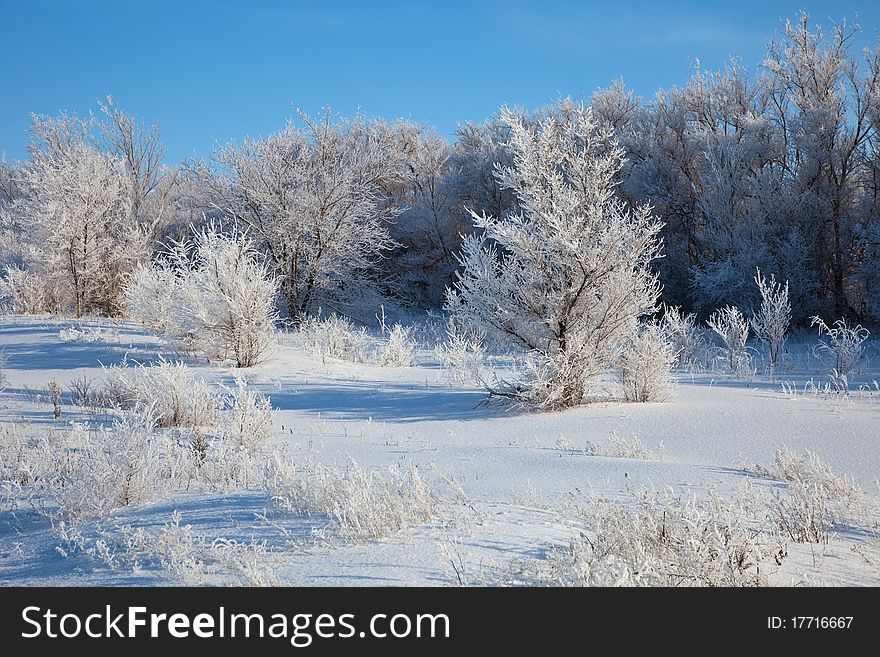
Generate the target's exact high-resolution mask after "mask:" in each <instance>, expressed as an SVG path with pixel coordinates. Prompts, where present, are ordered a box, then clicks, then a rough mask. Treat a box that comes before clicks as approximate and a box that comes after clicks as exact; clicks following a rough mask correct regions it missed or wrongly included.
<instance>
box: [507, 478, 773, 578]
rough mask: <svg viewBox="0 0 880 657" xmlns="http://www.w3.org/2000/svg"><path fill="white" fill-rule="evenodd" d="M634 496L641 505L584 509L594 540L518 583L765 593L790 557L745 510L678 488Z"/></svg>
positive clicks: (552, 557)
mask: <svg viewBox="0 0 880 657" xmlns="http://www.w3.org/2000/svg"><path fill="white" fill-rule="evenodd" d="M633 495H634V497H635V499H634V502H635V504H634V505H622V504H615V503H608V502H605V503H602V502H597V503H594V504H592V505H591V506H590V508H588V509H582V510H581V511H580V514H579V515H578V516H577V517H578V519H579V521H580V522H582V523H583V524H584V526H586V527H588V528H589V535H588V534H587V533H586V532H581V533H580V534H579V535H578V536H577V537H576V538H574V539H573V540H572V542H571V544H570V545H569V546H568V547H566V548H555V549H553V550H551V551H550V553H549V554H548V556H547V558H546V560H545V561H543V562H538V561H534V562H530V563H529V562H526V563H525V564H523V566H524V568H523V572H521V573H520V575H519V577H525V578H526V579H525V581H526V583H532V584H535V583H538V584H545V585H555V586H763V585H767V584H768V581H767V574H768V572H769V571H770V570H771V568H772V567H773V565H774V564H776V565H778V564H780V563H781V561H782V559H783V558H784V556H785V545H784V542H782V541H781V540H779V539H778V538H777V537H776V536H775V535H774V534H772V533H769V532H765V531H761V530H760V529H757V528H756V527H755V526H754V523H753V522H752V521H751V520H750V519H749V518H750V515H751V514H750V513H749V509H748V504H747V503H746V502H742V501H727V500H725V499H723V498H722V497H720V496H719V495H718V494H717V493H716V492H714V491H710V493H709V495H708V496H707V498H705V499H701V498H698V497H697V496H696V495H693V494H687V495H682V494H679V493H676V492H675V491H674V490H673V489H671V488H667V489H666V490H664V491H662V492H656V491H646V492H643V493H633Z"/></svg>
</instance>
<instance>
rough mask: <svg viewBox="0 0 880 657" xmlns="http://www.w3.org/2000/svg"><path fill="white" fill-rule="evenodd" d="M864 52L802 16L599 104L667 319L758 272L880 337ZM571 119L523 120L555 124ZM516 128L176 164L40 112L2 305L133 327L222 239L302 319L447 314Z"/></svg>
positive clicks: (354, 121) (701, 311) (746, 284)
mask: <svg viewBox="0 0 880 657" xmlns="http://www.w3.org/2000/svg"><path fill="white" fill-rule="evenodd" d="M857 35H858V29H857V28H856V27H854V26H851V25H848V24H846V23H842V24H832V25H830V26H827V27H825V28H822V27H815V26H813V25H812V24H811V22H810V19H809V18H808V17H807V16H806V15H801V16H800V17H798V18H797V20H795V21H793V22H791V23H789V24H787V26H786V29H785V31H784V33H783V34H782V35H780V36H779V37H778V38H777V39H775V40H773V41H771V42H770V43H769V44H768V46H767V51H766V56H765V59H764V61H763V62H762V64H761V65H760V66H759V67H758V68H757V69H756V70H754V71H750V70H747V69H746V67H744V66H743V65H742V64H741V63H739V62H737V61H735V60H732V61H731V62H730V63H729V64H728V65H727V66H726V67H725V68H724V69H723V70H721V71H711V72H710V71H704V70H702V69H701V68H700V67H699V66H697V67H695V68H694V70H693V71H692V74H691V76H690V79H689V80H688V82H687V84H685V85H684V86H683V87H680V88H673V89H668V90H663V91H660V92H658V93H657V94H656V95H655V96H654V97H651V98H640V97H637V96H636V95H635V94H634V93H633V92H632V91H631V90H629V89H628V88H627V87H626V86H625V84H624V83H623V82H622V81H620V82H615V83H613V84H612V85H611V86H609V87H608V88H605V89H602V90H600V91H598V92H596V93H595V94H593V96H592V97H591V98H589V99H587V105H589V106H590V107H591V108H592V117H593V119H594V120H595V122H596V125H597V126H598V127H597V129H598V130H600V131H602V132H603V134H607V135H609V138H610V139H612V141H613V142H616V144H617V146H619V148H620V149H622V153H623V160H622V164H621V166H620V168H619V171H618V172H617V174H616V181H615V186H614V193H615V194H617V195H619V197H620V198H621V200H623V201H625V202H626V203H627V204H628V205H630V206H632V207H641V206H644V205H646V204H647V205H649V206H650V207H651V208H652V212H653V214H654V215H655V216H656V217H658V218H659V220H660V221H661V222H662V227H661V228H660V229H659V237H660V238H661V239H662V244H663V257H662V258H659V259H657V260H655V261H654V262H653V264H652V267H655V268H656V271H657V273H658V275H659V281H660V283H661V284H662V301H664V302H665V303H666V304H668V305H675V306H679V307H680V308H681V309H682V310H683V311H684V312H694V313H697V314H698V315H699V316H701V317H706V316H708V315H709V314H710V313H711V312H712V311H714V310H715V309H718V308H720V307H723V306H725V305H728V304H729V305H732V306H736V307H738V308H741V309H743V310H745V311H748V310H754V309H757V308H758V306H759V305H760V302H761V297H760V295H759V290H758V288H757V286H756V285H755V283H754V278H755V275H756V271H757V270H760V271H761V272H763V274H764V275H766V276H771V275H773V276H775V278H776V279H777V280H779V281H787V282H788V284H789V288H790V298H791V306H792V315H793V320H794V321H795V322H796V323H801V324H805V323H808V322H809V318H810V317H811V316H814V315H821V316H823V317H832V318H847V319H848V320H850V321H852V322H860V323H863V324H875V325H876V324H877V323H878V322H880V292H878V290H880V175H878V174H880V149H878V139H880V53H878V49H877V47H873V48H867V49H864V50H861V49H859V48H857V47H856V46H855V40H856V38H857ZM567 107H569V108H570V105H568V104H566V103H554V104H551V105H548V106H547V107H545V108H541V109H538V110H535V111H533V112H531V113H526V112H525V111H524V110H506V111H507V112H508V114H509V113H511V112H512V113H514V114H517V115H518V116H519V117H520V118H521V119H522V123H523V125H525V126H529V125H532V126H539V125H540V126H546V124H547V121H553V120H558V121H559V122H560V123H565V120H566V117H564V116H560V115H559V114H560V113H564V112H566V111H567V110H566V108H567ZM510 124H511V120H510V117H509V116H508V119H507V121H502V120H501V114H499V116H497V117H493V118H490V119H488V120H486V121H485V122H483V123H480V124H474V123H464V124H461V125H459V126H458V128H457V131H456V134H455V136H454V138H453V139H451V140H448V139H445V138H444V137H443V136H441V135H439V134H437V133H436V132H435V131H434V130H432V129H431V128H429V127H427V126H424V125H421V124H417V123H414V122H411V121H405V120H398V121H392V122H389V121H385V120H378V119H375V120H368V119H366V118H364V117H360V116H355V117H351V118H344V117H339V116H337V115H335V114H334V113H333V112H332V111H330V110H329V109H328V110H327V111H325V112H324V113H322V114H320V115H318V116H308V115H306V114H303V113H300V114H299V115H298V116H297V117H295V118H294V119H292V120H290V121H289V122H288V123H287V124H286V125H283V126H282V127H281V129H280V130H279V131H278V132H276V133H274V134H271V135H269V136H268V137H265V138H262V139H246V140H244V141H241V142H233V143H229V144H226V145H223V146H220V147H218V148H216V149H215V151H214V152H213V154H212V155H211V156H210V158H208V159H206V160H203V161H187V162H183V163H180V164H178V165H169V164H168V163H166V162H165V151H164V148H163V146H162V141H161V136H160V133H159V129H158V127H157V126H148V125H144V124H143V123H141V122H140V121H139V120H137V119H136V118H134V117H133V116H131V115H130V114H128V113H126V112H125V111H123V110H122V109H120V108H119V107H118V106H117V105H116V104H114V103H113V102H112V100H111V99H109V98H108V100H107V101H106V102H105V103H102V104H99V106H98V107H97V109H96V111H95V112H94V113H93V114H91V115H89V116H88V117H85V118H84V117H78V116H74V115H71V114H61V115H58V116H42V115H37V116H34V117H33V122H32V128H31V143H30V147H29V148H30V158H29V159H27V160H26V161H22V162H16V163H2V164H0V267H2V282H0V294H2V301H3V303H4V305H5V307H6V309H7V310H8V311H10V312H25V313H26V312H57V313H71V314H76V315H77V316H82V315H88V314H100V315H110V316H118V315H124V314H125V294H124V290H125V287H126V281H127V278H128V277H129V276H130V275H131V274H132V272H134V271H135V270H136V269H137V268H138V267H139V266H141V265H143V264H144V263H148V262H151V261H153V262H155V261H157V260H158V261H161V260H163V259H164V258H167V257H168V254H169V253H172V252H173V253H176V254H177V256H179V253H180V248H176V249H174V248H169V245H173V244H177V245H178V247H179V246H180V245H182V244H184V243H185V239H186V236H187V235H190V234H192V226H195V227H196V229H197V230H202V229H204V228H205V226H207V225H213V226H214V227H221V229H222V227H228V229H229V230H230V231H235V232H236V234H242V233H244V234H246V235H247V236H248V238H249V240H250V241H251V243H252V245H253V248H254V249H255V250H256V252H257V253H259V255H260V257H261V258H262V260H263V264H264V265H265V266H266V267H267V270H268V271H269V272H271V275H272V276H274V277H275V279H276V280H277V282H278V289H279V303H278V306H279V311H280V312H281V313H282V315H284V316H287V317H290V318H292V319H294V320H296V321H299V320H301V319H302V318H304V317H306V316H309V315H315V314H317V313H319V311H320V312H321V313H329V312H339V313H343V314H351V315H355V316H357V315H358V314H359V312H361V311H364V309H366V312H367V313H368V315H367V316H370V315H371V314H372V313H374V312H375V309H376V308H377V307H378V306H379V304H383V303H384V304H388V303H390V302H393V301H396V302H398V303H400V304H401V305H402V306H409V307H413V308H415V309H439V308H442V307H443V306H444V303H446V302H447V289H448V288H450V287H451V286H452V285H453V282H454V281H455V280H456V271H457V270H459V269H460V267H461V260H460V259H461V258H462V257H463V256H462V253H463V247H464V246H465V241H466V239H467V237H468V236H469V235H470V234H472V233H473V232H474V231H475V230H479V224H480V222H479V221H478V220H476V219H475V216H474V214H473V213H476V214H477V215H483V213H485V215H487V216H491V217H501V216H503V215H505V214H506V213H512V212H518V211H520V208H518V207H517V204H518V202H519V201H518V199H521V198H522V197H523V194H524V193H526V192H528V190H522V189H521V190H519V194H517V193H514V190H513V189H511V188H509V185H507V184H505V180H508V181H509V178H510V176H505V175H503V174H504V171H505V170H508V169H509V168H510V167H512V166H513V159H512V158H513V155H512V151H511V146H510V141H511V133H510ZM609 143H610V142H609ZM548 146H549V145H548ZM499 174H500V175H499ZM471 211H473V213H472V212H471Z"/></svg>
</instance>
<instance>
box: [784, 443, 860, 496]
mask: <svg viewBox="0 0 880 657" xmlns="http://www.w3.org/2000/svg"><path fill="white" fill-rule="evenodd" d="M769 474H770V475H771V476H773V477H775V478H776V479H779V480H780V481H787V482H792V483H801V484H812V485H816V486H819V487H821V488H823V489H824V490H825V491H827V492H828V494H829V495H830V496H831V497H832V498H834V499H836V500H838V501H840V502H846V501H847V500H849V499H850V498H852V497H853V495H855V493H856V487H855V484H854V483H853V482H852V481H851V480H850V479H848V478H847V477H842V476H840V475H837V474H835V473H834V471H833V470H832V469H831V466H829V465H828V464H827V463H825V462H824V461H822V459H820V458H819V456H818V454H816V453H815V452H812V451H810V450H806V451H805V452H804V454H803V455H799V454H797V453H796V452H793V451H791V450H790V449H787V448H785V447H783V448H782V449H778V450H776V453H775V454H774V456H773V465H772V466H770V470H769Z"/></svg>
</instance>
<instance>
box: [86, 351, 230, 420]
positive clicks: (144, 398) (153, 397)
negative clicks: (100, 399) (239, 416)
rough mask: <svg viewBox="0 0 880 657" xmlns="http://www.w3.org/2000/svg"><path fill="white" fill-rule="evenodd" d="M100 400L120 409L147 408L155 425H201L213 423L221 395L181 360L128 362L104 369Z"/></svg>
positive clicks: (218, 408)
mask: <svg viewBox="0 0 880 657" xmlns="http://www.w3.org/2000/svg"><path fill="white" fill-rule="evenodd" d="M104 371H105V375H106V380H105V383H104V393H103V396H104V399H105V401H106V403H107V404H109V405H111V406H115V407H118V408H121V409H136V408H149V409H151V410H152V412H153V413H154V414H155V417H156V423H157V425H158V426H159V427H185V428H190V427H204V426H213V425H214V424H215V423H216V422H217V417H218V413H219V411H220V408H221V406H222V399H221V397H220V396H219V395H218V394H216V393H214V392H212V390H211V388H210V386H209V385H208V384H207V383H206V382H205V381H203V380H202V379H199V378H197V377H196V376H195V374H194V373H193V372H192V370H191V369H190V368H189V367H187V366H186V365H185V364H184V363H180V362H174V363H171V362H167V361H160V362H159V363H157V364H155V365H143V364H139V365H137V366H135V367H129V366H128V363H127V362H126V363H123V364H122V365H111V366H109V367H106V368H105V369H104Z"/></svg>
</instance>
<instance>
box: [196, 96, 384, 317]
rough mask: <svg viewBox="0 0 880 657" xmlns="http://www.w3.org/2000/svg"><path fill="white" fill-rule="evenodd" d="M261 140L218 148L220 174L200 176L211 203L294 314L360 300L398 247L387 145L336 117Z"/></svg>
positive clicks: (307, 121) (363, 125)
mask: <svg viewBox="0 0 880 657" xmlns="http://www.w3.org/2000/svg"><path fill="white" fill-rule="evenodd" d="M300 119H301V121H302V127H301V128H300V127H297V126H296V125H294V124H293V123H292V122H290V123H288V124H287V126H286V127H285V128H284V129H283V130H281V131H280V132H277V133H275V134H273V135H270V136H269V137H267V138H266V139H263V140H253V139H249V140H247V141H245V142H244V143H243V144H242V145H236V144H228V145H226V146H223V147H222V148H220V149H219V150H218V151H217V152H216V153H215V155H214V159H215V161H216V163H217V164H219V165H220V167H221V175H220V176H215V175H213V172H211V171H210V170H208V168H207V166H205V165H196V166H194V167H193V169H194V171H195V172H196V173H197V174H198V175H199V177H200V178H201V180H202V181H203V182H204V183H205V184H206V185H208V186H209V187H210V189H211V190H212V192H213V193H214V195H215V201H214V202H215V204H216V205H217V207H219V208H220V209H221V210H222V211H223V212H224V213H226V214H227V215H228V216H230V217H231V218H233V219H235V220H236V221H238V222H239V223H242V224H244V225H245V226H247V227H248V229H249V232H250V234H251V237H252V238H253V239H254V240H256V242H257V246H258V248H259V249H260V250H261V251H262V252H263V253H264V254H265V256H266V261H267V263H268V264H269V265H270V267H271V268H272V271H273V274H274V275H275V276H277V277H278V279H279V280H280V283H281V294H282V296H283V299H284V304H285V306H286V310H287V313H288V314H289V316H290V317H291V318H292V319H294V320H296V321H299V320H300V319H302V318H303V317H304V316H305V315H308V314H310V313H314V312H315V311H317V310H318V308H319V307H322V306H323V307H324V309H327V307H328V306H330V307H333V308H339V307H340V306H341V307H351V306H352V305H353V304H356V303H358V302H359V301H361V300H362V299H361V297H362V295H363V291H364V289H365V287H368V284H369V283H370V282H371V280H372V279H373V278H375V276H376V272H377V271H378V265H379V262H380V260H381V259H382V257H383V254H385V253H386V252H387V251H388V250H390V249H391V248H392V247H394V246H395V243H394V241H393V240H392V239H391V237H390V236H389V233H388V223H389V221H391V220H392V219H394V218H395V217H396V216H397V214H398V212H399V211H398V210H397V209H396V208H394V207H393V206H391V205H390V204H388V203H387V202H386V201H387V199H386V194H385V192H384V190H383V188H382V185H381V183H382V182H383V181H384V180H386V179H387V178H389V177H392V176H393V175H395V172H394V171H393V170H389V169H390V167H393V166H395V163H396V159H395V158H393V157H391V156H390V153H391V145H392V144H391V139H390V136H389V131H388V130H386V129H376V126H373V125H371V124H369V123H368V122H366V121H364V120H363V119H361V118H360V117H356V118H355V119H353V120H340V121H336V120H335V119H334V116H333V115H332V113H331V112H330V110H329V109H328V110H326V111H325V112H324V114H323V115H321V116H320V117H318V118H312V117H309V116H307V115H306V114H304V113H300Z"/></svg>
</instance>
